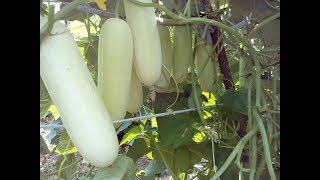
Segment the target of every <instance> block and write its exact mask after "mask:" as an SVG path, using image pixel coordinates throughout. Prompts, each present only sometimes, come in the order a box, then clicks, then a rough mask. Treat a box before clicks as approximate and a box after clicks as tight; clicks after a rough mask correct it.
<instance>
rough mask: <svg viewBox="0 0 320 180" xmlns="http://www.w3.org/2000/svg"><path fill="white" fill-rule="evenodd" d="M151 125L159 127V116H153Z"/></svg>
mask: <svg viewBox="0 0 320 180" xmlns="http://www.w3.org/2000/svg"><path fill="white" fill-rule="evenodd" d="M151 127H152V128H157V127H158V124H157V118H155V117H153V118H151Z"/></svg>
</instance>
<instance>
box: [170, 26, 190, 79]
mask: <svg viewBox="0 0 320 180" xmlns="http://www.w3.org/2000/svg"><path fill="white" fill-rule="evenodd" d="M191 56H192V38H191V31H190V27H189V26H175V27H174V29H173V77H174V78H175V80H176V82H177V83H182V82H184V81H185V79H186V78H187V74H188V68H189V66H190V63H191Z"/></svg>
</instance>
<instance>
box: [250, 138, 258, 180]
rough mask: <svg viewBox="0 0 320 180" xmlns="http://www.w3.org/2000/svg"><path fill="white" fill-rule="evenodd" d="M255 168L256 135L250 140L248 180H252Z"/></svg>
mask: <svg viewBox="0 0 320 180" xmlns="http://www.w3.org/2000/svg"><path fill="white" fill-rule="evenodd" d="M256 166H257V135H256V134H255V135H254V136H253V137H252V139H251V140H250V175H249V180H254V175H255V173H256Z"/></svg>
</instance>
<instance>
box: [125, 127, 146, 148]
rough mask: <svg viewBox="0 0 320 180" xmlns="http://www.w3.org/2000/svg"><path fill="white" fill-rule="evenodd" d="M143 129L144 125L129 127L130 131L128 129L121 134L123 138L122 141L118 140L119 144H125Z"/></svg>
mask: <svg viewBox="0 0 320 180" xmlns="http://www.w3.org/2000/svg"><path fill="white" fill-rule="evenodd" d="M143 130H144V127H143V126H142V125H140V126H137V127H134V128H132V129H130V131H128V132H127V133H126V134H125V135H124V136H123V139H122V141H121V142H120V146H121V145H122V144H125V143H127V142H129V141H131V140H132V139H134V138H135V137H137V136H139V135H141V134H142V132H143Z"/></svg>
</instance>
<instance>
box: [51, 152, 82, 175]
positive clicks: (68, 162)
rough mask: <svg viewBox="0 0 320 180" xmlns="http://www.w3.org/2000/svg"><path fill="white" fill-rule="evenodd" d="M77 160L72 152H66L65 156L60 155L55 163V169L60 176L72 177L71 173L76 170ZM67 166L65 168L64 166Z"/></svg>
mask: <svg viewBox="0 0 320 180" xmlns="http://www.w3.org/2000/svg"><path fill="white" fill-rule="evenodd" d="M76 161H77V160H76V158H75V155H74V154H68V155H66V156H60V157H59V159H58V161H57V163H56V170H57V171H59V170H60V171H61V172H60V178H64V179H72V177H73V174H74V173H75V172H76V170H77V163H75V162H76ZM66 167H67V168H66Z"/></svg>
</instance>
